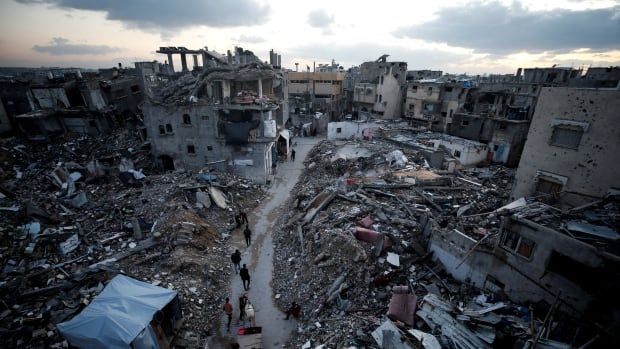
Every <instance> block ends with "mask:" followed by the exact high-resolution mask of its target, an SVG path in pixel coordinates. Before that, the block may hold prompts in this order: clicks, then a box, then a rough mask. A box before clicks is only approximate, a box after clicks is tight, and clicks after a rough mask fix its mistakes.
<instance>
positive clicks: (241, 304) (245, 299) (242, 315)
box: [239, 293, 250, 321]
mask: <svg viewBox="0 0 620 349" xmlns="http://www.w3.org/2000/svg"><path fill="white" fill-rule="evenodd" d="M249 301H250V300H249V299H248V294H247V293H244V294H243V296H241V297H239V321H243V319H244V318H245V307H246V306H247V305H248V302H249Z"/></svg>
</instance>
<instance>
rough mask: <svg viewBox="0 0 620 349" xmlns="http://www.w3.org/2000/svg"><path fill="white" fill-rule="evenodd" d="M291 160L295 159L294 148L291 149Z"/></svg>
mask: <svg viewBox="0 0 620 349" xmlns="http://www.w3.org/2000/svg"><path fill="white" fill-rule="evenodd" d="M291 161H295V149H293V150H291Z"/></svg>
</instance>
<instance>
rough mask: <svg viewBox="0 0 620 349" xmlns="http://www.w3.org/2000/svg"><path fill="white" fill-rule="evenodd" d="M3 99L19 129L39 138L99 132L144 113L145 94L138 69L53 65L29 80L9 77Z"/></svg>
mask: <svg viewBox="0 0 620 349" xmlns="http://www.w3.org/2000/svg"><path fill="white" fill-rule="evenodd" d="M4 84H5V85H6V89H4V88H3V89H2V90H1V91H0V98H1V99H2V101H3V104H4V105H5V106H8V108H6V110H7V111H8V113H7V116H8V118H9V120H11V121H12V122H13V124H14V125H15V129H16V130H17V131H18V132H20V133H22V134H24V135H26V137H27V138H29V139H30V140H33V141H49V140H50V137H53V136H54V135H58V134H63V133H65V132H77V133H82V134H90V135H99V134H103V133H106V132H108V131H110V129H111V128H112V127H113V126H114V125H117V124H122V123H124V122H125V121H128V120H131V119H133V117H134V116H135V115H136V114H139V113H140V110H139V107H138V106H139V104H140V103H142V100H143V98H144V96H143V95H142V88H141V86H140V83H139V79H138V77H137V76H135V75H134V70H131V69H130V70H127V69H123V68H121V67H119V68H112V69H101V70H99V72H96V73H92V72H89V73H82V71H81V70H80V69H52V70H49V71H48V72H47V74H37V75H34V76H32V77H30V78H29V79H27V80H26V79H19V78H12V79H10V80H9V81H5V82H4Z"/></svg>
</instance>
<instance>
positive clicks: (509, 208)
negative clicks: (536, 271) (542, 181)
mask: <svg viewBox="0 0 620 349" xmlns="http://www.w3.org/2000/svg"><path fill="white" fill-rule="evenodd" d="M401 146H402V145H401V144H398V143H395V142H391V141H389V140H386V139H385V138H381V137H374V138H373V139H372V141H346V142H345V141H339V142H334V141H323V142H321V143H320V144H318V145H317V146H316V147H315V148H314V149H313V150H312V151H311V152H310V153H309V155H308V158H307V159H306V162H305V165H306V170H305V172H304V173H303V174H302V177H301V178H300V181H299V182H298V184H297V186H296V187H295V188H294V190H293V191H292V192H293V193H296V195H295V196H294V197H292V198H291V199H290V200H291V201H290V205H289V206H290V207H293V208H295V209H293V210H288V211H286V212H282V216H281V217H280V220H279V224H277V225H278V226H280V227H282V228H281V229H279V230H276V231H275V232H274V244H275V253H276V255H275V257H274V280H273V287H274V294H277V295H278V296H277V297H276V298H275V302H276V303H277V304H278V306H279V307H280V308H281V309H282V310H285V309H287V307H288V305H289V304H290V303H291V302H293V301H295V302H297V303H299V304H301V305H302V309H303V310H302V315H301V323H300V329H299V333H298V334H297V335H295V336H293V338H292V339H291V340H290V342H289V343H288V345H289V346H290V347H297V348H298V347H303V346H305V347H315V346H325V347H329V348H332V347H333V348H348V347H358V348H360V347H366V348H388V347H389V348H421V347H426V348H439V347H440V345H441V347H446V348H486V347H489V348H490V347H515V348H520V346H523V345H524V344H525V343H526V341H527V340H530V339H532V340H533V339H534V338H535V336H536V334H537V333H540V332H541V331H546V330H545V328H548V326H549V324H548V323H547V322H546V321H542V319H541V316H543V315H544V313H543V312H542V311H541V310H540V309H545V306H544V305H540V304H539V305H537V306H536V307H538V306H542V308H538V309H537V310H536V311H533V310H532V309H531V307H530V308H528V306H527V305H523V304H522V303H519V302H511V301H510V300H509V299H508V298H507V296H506V295H505V294H502V293H501V291H499V292H497V291H490V290H488V289H482V288H480V287H476V286H474V285H470V284H468V283H467V282H462V281H458V280H457V279H454V278H453V277H452V276H451V275H450V273H449V272H448V270H446V268H445V266H444V264H442V262H441V261H440V260H439V259H437V258H436V256H435V255H434V252H433V251H432V250H431V249H430V248H429V245H430V240H431V239H432V238H433V239H434V238H437V232H439V231H454V232H458V234H460V235H462V236H463V237H464V238H466V239H469V240H471V241H472V242H473V247H472V248H471V250H464V251H459V255H460V256H462V259H461V260H457V261H456V262H455V263H454V264H458V266H456V268H457V269H458V268H459V267H460V266H461V265H462V264H463V263H467V262H468V259H469V258H470V256H471V255H472V253H475V251H478V250H487V251H488V249H489V248H493V246H497V244H498V240H499V238H500V235H501V233H502V225H503V224H504V223H503V221H504V218H506V217H509V216H511V215H513V214H516V215H519V216H520V217H530V218H533V219H537V220H540V219H545V218H544V217H547V218H546V220H550V219H551V220H552V219H553V218H554V217H555V218H557V217H558V216H561V215H562V212H557V211H554V210H553V209H552V208H550V206H548V205H544V204H539V203H537V202H536V201H535V200H534V201H533V200H530V199H528V200H524V199H520V200H517V201H516V202H513V203H508V202H507V201H508V198H509V193H510V190H511V187H512V181H513V177H514V171H513V170H511V169H508V168H505V167H502V166H496V165H491V166H487V167H485V168H462V167H461V168H458V167H457V168H456V169H453V170H451V171H448V170H442V169H436V168H431V167H430V166H429V165H428V161H427V160H426V158H425V154H424V153H423V152H421V151H417V150H416V149H414V148H409V147H401ZM342 149H347V151H346V153H347V154H349V155H350V156H343V154H342V152H343V151H342ZM537 205H538V206H537ZM541 207H543V208H541ZM608 212H609V211H608ZM561 226H562V227H567V229H569V230H570V229H572V232H574V233H576V232H579V231H580V232H581V233H584V232H585V234H588V235H597V236H598V237H601V238H603V239H607V240H608V241H609V240H610V239H612V240H613V239H614V236H612V234H610V233H608V232H607V231H606V230H605V229H603V228H590V227H588V226H587V225H585V224H580V225H579V228H575V224H574V223H569V224H568V225H561ZM459 262H460V263H459ZM453 267H454V265H452V266H451V268H450V269H451V270H453V269H454V268H453ZM491 300H493V301H491ZM416 303H417V307H416ZM547 309H548V308H547ZM565 309H567V308H565ZM545 312H546V310H545ZM532 314H535V316H536V317H535V318H532V316H533V315H532ZM575 321H576V320H574V319H573V318H571V320H569V318H567V320H566V324H567V325H566V328H571V326H576V325H575V324H576V322H575ZM319 324H320V326H319ZM412 327H413V328H412ZM566 328H565V329H566ZM591 330H592V329H590V330H589V331H591ZM547 331H549V330H547ZM371 334H372V335H371ZM547 335H548V332H547ZM556 337H557V338H551V337H546V338H545V340H547V339H561V341H564V342H568V341H570V331H564V332H562V331H559V332H558V331H556ZM386 343H388V344H386ZM394 343H398V344H394ZM440 343H441V344H440Z"/></svg>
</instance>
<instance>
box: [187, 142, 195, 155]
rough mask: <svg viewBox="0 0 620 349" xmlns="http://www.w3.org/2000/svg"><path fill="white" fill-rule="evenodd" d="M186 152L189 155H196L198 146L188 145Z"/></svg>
mask: <svg viewBox="0 0 620 349" xmlns="http://www.w3.org/2000/svg"><path fill="white" fill-rule="evenodd" d="M186 150H187V154H188V155H196V146H194V145H193V144H188V145H187V148H186Z"/></svg>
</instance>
